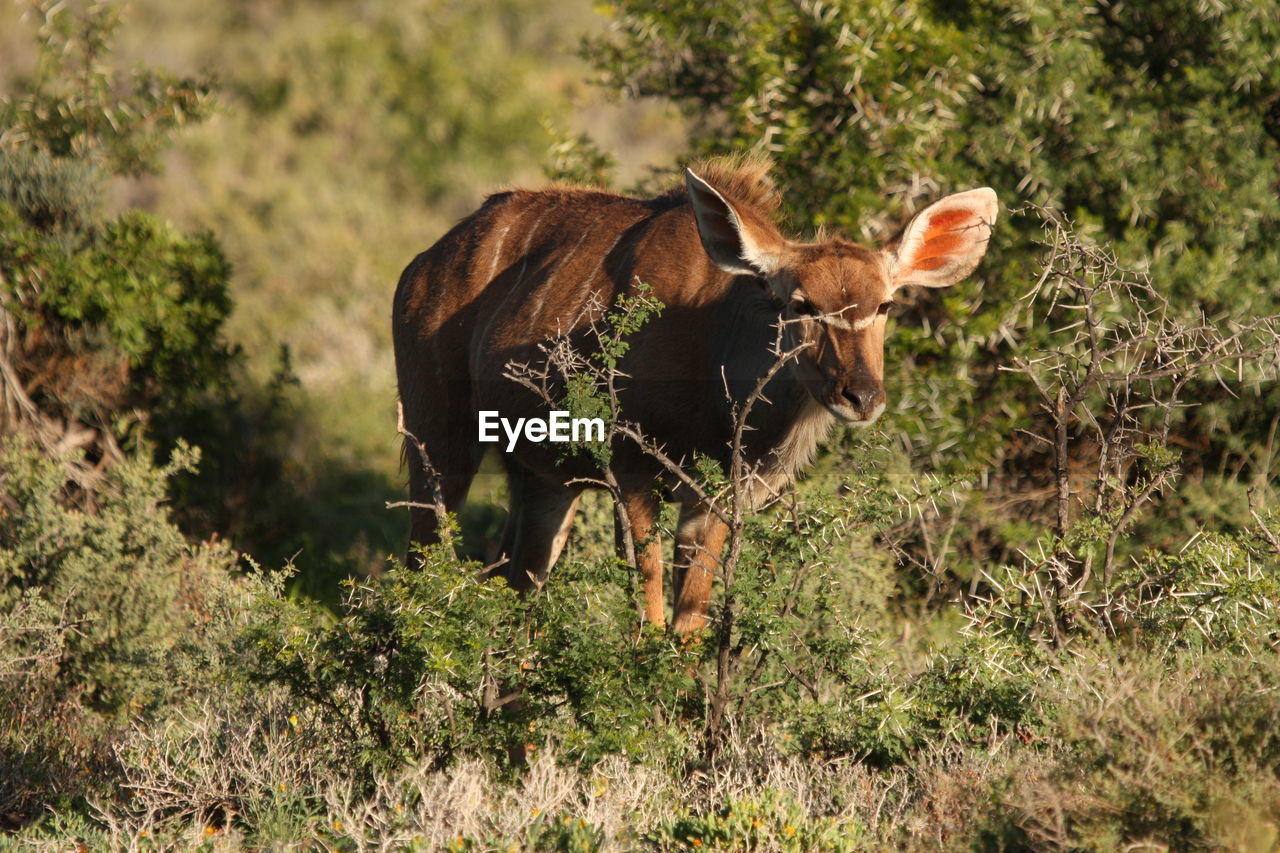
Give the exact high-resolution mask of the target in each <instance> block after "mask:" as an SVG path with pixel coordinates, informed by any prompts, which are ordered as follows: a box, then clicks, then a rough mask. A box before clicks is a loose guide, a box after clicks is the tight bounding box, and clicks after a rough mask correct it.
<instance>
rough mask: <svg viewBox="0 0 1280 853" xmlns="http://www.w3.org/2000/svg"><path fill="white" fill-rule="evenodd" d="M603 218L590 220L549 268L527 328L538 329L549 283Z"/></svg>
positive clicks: (549, 288)
mask: <svg viewBox="0 0 1280 853" xmlns="http://www.w3.org/2000/svg"><path fill="white" fill-rule="evenodd" d="M603 218H604V214H603V213H601V214H598V215H597V216H596V218H595V219H593V220H591V224H590V225H588V226H587V227H586V228H584V229H582V236H581V237H579V238H578V242H576V243H574V244H573V248H572V249H570V250H569V253H568V254H566V255H565V256H564V257H563V258H561V259H560V260H559V261H557V262H556V263H555V265H554V266H553V267H552V268H551V272H550V273H549V274H548V275H547V277H546V279H545V280H544V281H543V282H542V285H541V287H539V288H538V301H537V303H536V304H535V305H534V308H533V311H532V312H530V314H529V328H531V329H536V328H538V319H539V318H540V317H541V316H542V308H543V306H544V305H545V304H546V301H547V294H548V293H549V292H550V291H551V282H552V281H554V280H555V277H556V273H558V272H559V271H560V268H561V267H564V266H566V265H568V263H569V262H570V261H571V260H573V256H574V255H576V254H577V253H578V250H579V249H581V248H582V244H583V243H585V242H586V240H587V238H588V237H589V236H591V231H592V230H593V229H594V228H595V226H596V225H597V224H598V223H599V222H600V220H601V219H603Z"/></svg>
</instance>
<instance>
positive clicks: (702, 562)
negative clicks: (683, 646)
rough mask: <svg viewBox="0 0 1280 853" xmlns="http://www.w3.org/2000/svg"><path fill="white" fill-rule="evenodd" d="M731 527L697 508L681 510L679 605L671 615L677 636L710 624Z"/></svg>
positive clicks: (678, 535)
mask: <svg viewBox="0 0 1280 853" xmlns="http://www.w3.org/2000/svg"><path fill="white" fill-rule="evenodd" d="M728 532H729V527H728V525H726V524H725V523H724V522H723V521H721V520H720V519H719V517H718V516H716V515H715V514H714V513H711V512H707V511H706V510H704V509H702V508H700V507H697V506H684V507H681V509H680V526H679V532H678V534H677V539H676V570H675V577H676V587H677V589H676V590H675V605H674V607H673V611H674V612H673V613H672V614H671V620H672V628H673V629H674V630H675V632H676V633H677V634H681V635H684V634H691V633H694V632H696V631H700V630H702V629H703V628H704V627H705V626H706V624H707V606H708V605H709V604H710V603H711V585H712V582H713V581H714V580H715V576H716V572H717V571H718V570H719V568H720V552H721V551H722V550H723V549H724V539H725V536H726V535H727V534H728Z"/></svg>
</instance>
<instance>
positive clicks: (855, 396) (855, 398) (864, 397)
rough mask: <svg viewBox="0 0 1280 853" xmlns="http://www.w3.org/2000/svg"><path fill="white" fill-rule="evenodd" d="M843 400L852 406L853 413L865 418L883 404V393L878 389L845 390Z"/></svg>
mask: <svg viewBox="0 0 1280 853" xmlns="http://www.w3.org/2000/svg"><path fill="white" fill-rule="evenodd" d="M844 398H845V399H846V400H848V401H849V402H850V403H851V404H852V405H853V408H854V411H856V412H857V413H858V414H860V415H862V416H864V417H865V416H867V415H869V414H871V412H872V411H873V410H874V409H875V408H876V406H878V405H880V404H881V403H883V402H884V391H883V390H882V389H880V388H866V387H863V388H846V389H845V390H844Z"/></svg>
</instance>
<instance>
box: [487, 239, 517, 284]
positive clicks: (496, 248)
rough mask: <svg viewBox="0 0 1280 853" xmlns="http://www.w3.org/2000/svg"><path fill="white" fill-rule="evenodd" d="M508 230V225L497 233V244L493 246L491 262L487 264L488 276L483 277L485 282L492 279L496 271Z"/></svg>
mask: <svg viewBox="0 0 1280 853" xmlns="http://www.w3.org/2000/svg"><path fill="white" fill-rule="evenodd" d="M510 230H511V226H510V225H508V226H506V227H505V228H503V229H502V233H501V234H499V235H498V245H496V246H494V247H493V263H492V264H490V265H489V277H488V278H486V279H485V283H486V284H487V283H488V282H491V281H493V276H494V275H495V274H496V273H497V272H498V261H499V260H501V259H502V243H503V241H504V240H506V239H507V232H508V231H510Z"/></svg>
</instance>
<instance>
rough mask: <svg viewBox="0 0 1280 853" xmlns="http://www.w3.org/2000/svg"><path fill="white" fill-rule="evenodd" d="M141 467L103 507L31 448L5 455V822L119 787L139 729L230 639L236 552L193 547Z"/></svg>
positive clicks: (185, 458)
mask: <svg viewBox="0 0 1280 853" xmlns="http://www.w3.org/2000/svg"><path fill="white" fill-rule="evenodd" d="M194 461H195V457H194V455H193V454H192V453H191V452H190V451H186V450H180V451H179V452H178V453H177V454H176V455H175V456H174V458H173V459H172V461H171V462H170V464H169V465H168V466H167V467H165V468H163V469H156V468H154V467H153V466H152V465H151V463H150V462H149V461H148V460H146V459H145V458H141V457H134V458H130V459H127V460H125V461H124V462H122V463H121V464H120V465H117V466H115V467H114V468H113V469H112V470H111V471H110V472H108V473H107V474H106V475H105V478H104V480H103V482H102V483H101V487H100V488H99V490H98V491H97V493H96V498H97V500H96V503H95V504H94V505H92V506H89V505H86V504H85V503H84V500H85V499H84V496H83V494H80V493H78V492H77V491H76V490H74V489H69V487H68V481H67V473H66V469H65V467H64V466H63V465H62V464H61V463H60V461H59V460H54V459H49V458H46V457H45V456H43V455H42V454H41V453H39V452H38V451H36V450H35V449H34V448H32V447H31V446H30V445H29V444H27V443H24V442H22V441H19V440H14V439H10V440H8V441H7V442H5V443H4V444H3V445H2V446H0V613H4V614H5V615H4V616H3V617H0V673H3V677H4V678H5V681H6V683H9V684H11V685H12V686H13V688H14V689H13V690H11V691H9V692H7V693H6V698H5V700H4V702H3V703H0V715H2V719H0V764H3V765H4V766H5V767H6V770H7V772H6V773H4V774H0V775H3V777H4V778H5V780H6V781H5V786H4V789H3V790H0V796H2V797H3V799H2V800H0V814H4V815H5V816H6V817H5V820H6V821H9V822H12V821H22V820H26V819H28V818H30V817H32V816H34V815H35V814H36V813H38V812H39V810H40V809H41V808H42V807H43V806H45V805H47V804H52V803H54V802H65V801H66V800H67V798H71V797H74V796H76V795H78V794H79V793H82V792H83V791H85V790H86V789H88V788H98V787H100V786H103V785H108V784H109V780H110V779H111V776H112V772H113V771H112V767H113V764H114V762H113V760H112V758H111V753H110V747H111V744H112V742H113V741H114V740H115V739H116V738H117V737H118V736H119V733H120V731H121V730H122V729H123V728H124V727H127V726H128V725H129V721H130V720H133V719H137V718H138V717H139V715H144V714H147V713H150V712H154V711H155V710H156V709H158V708H160V707H162V706H164V705H166V704H168V703H171V702H174V701H176V700H177V699H178V698H180V697H181V696H182V695H183V693H184V691H186V690H189V689H191V688H192V686H193V685H195V684H198V683H199V682H200V680H201V679H202V677H203V676H202V674H201V667H202V666H204V665H206V664H207V662H208V660H209V659H210V658H211V657H216V656H218V655H219V654H221V652H219V651H218V649H219V648H220V647H222V646H224V645H225V644H227V643H229V642H230V635H229V633H228V632H227V625H228V623H227V621H226V610H227V607H228V603H229V599H230V598H231V597H232V590H233V585H232V584H231V576H230V569H231V567H232V565H233V563H234V560H235V557H234V554H233V553H232V552H231V551H230V550H229V549H227V548H226V547H225V546H217V545H209V546H191V545H188V544H187V541H186V539H185V538H184V537H183V535H182V534H181V532H180V531H179V530H178V529H177V528H176V527H175V526H174V525H173V523H172V522H171V521H170V520H169V517H168V513H167V512H166V511H165V510H164V509H163V508H162V506H161V504H162V503H163V501H164V500H165V489H166V485H167V482H168V480H169V478H171V477H172V476H174V475H175V474H176V473H177V472H178V471H180V470H184V469H187V468H189V467H190V466H192V465H194Z"/></svg>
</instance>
